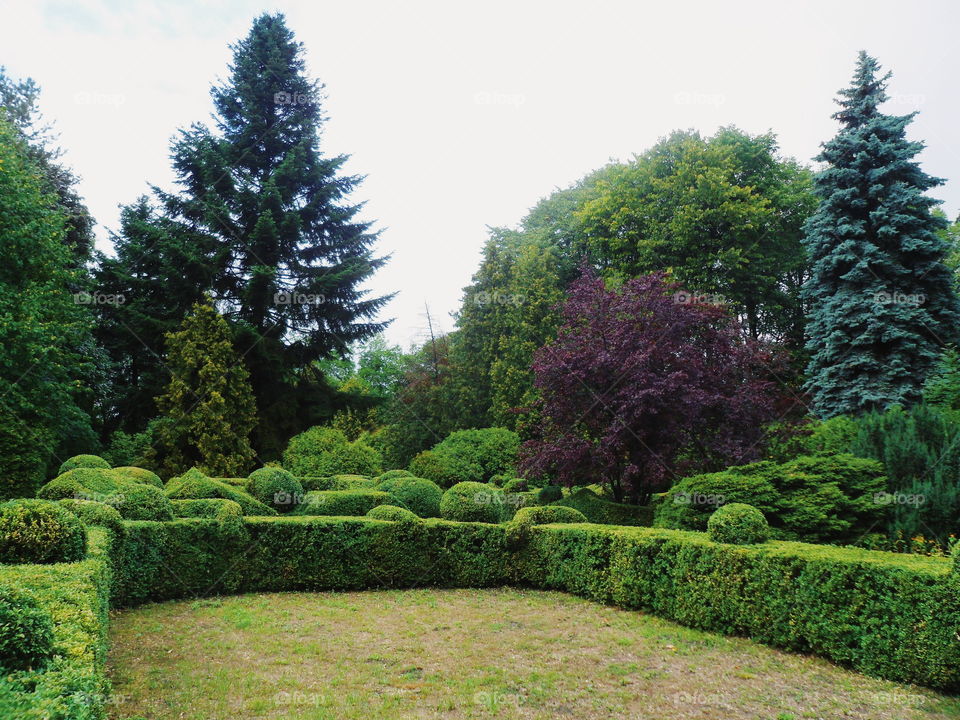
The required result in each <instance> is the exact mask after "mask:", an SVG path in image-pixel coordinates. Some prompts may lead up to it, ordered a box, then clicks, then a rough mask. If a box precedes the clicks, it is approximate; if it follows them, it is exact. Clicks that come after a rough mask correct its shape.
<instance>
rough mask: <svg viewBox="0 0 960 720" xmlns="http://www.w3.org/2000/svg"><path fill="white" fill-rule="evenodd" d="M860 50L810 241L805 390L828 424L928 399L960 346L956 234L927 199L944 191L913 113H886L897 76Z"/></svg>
mask: <svg viewBox="0 0 960 720" xmlns="http://www.w3.org/2000/svg"><path fill="white" fill-rule="evenodd" d="M889 77H890V73H887V74H885V75H882V74H881V73H880V66H879V64H878V63H877V61H876V60H875V59H874V58H872V57H870V56H869V55H867V54H866V53H865V52H861V53H860V57H859V60H858V62H857V69H856V72H855V73H854V77H853V81H852V83H851V84H850V86H849V87H848V88H846V89H844V90H841V91H840V99H839V101H838V102H839V104H840V110H838V111H837V113H836V114H835V115H834V118H835V119H836V120H838V121H839V122H840V125H841V129H840V132H839V133H838V134H837V135H836V136H835V137H834V138H833V139H832V140H830V141H829V142H827V143H826V144H825V145H824V146H823V152H822V153H821V154H820V156H819V157H818V159H819V160H820V161H822V162H824V163H826V164H827V168H826V169H825V170H823V171H822V172H820V173H819V174H818V175H817V177H816V180H815V188H816V192H817V195H818V196H819V197H820V199H821V202H820V205H819V208H818V209H817V212H816V213H815V214H814V215H813V216H812V217H811V218H810V221H809V223H808V224H807V231H806V238H805V240H804V242H805V245H806V247H807V251H808V253H809V254H810V260H811V263H812V265H811V278H810V280H809V282H808V283H807V285H806V287H805V289H804V292H805V297H806V300H807V302H808V303H809V307H810V314H809V319H810V322H809V327H808V335H809V342H808V345H807V347H808V349H809V350H810V352H811V353H812V359H811V361H810V364H809V366H808V368H807V375H808V380H807V386H808V388H809V390H810V393H811V395H812V398H813V410H814V412H815V413H816V414H817V415H819V416H821V417H831V416H833V415H838V414H843V413H861V412H864V411H870V410H884V409H886V408H887V407H889V406H891V405H894V404H904V405H911V404H913V403H915V402H917V401H919V400H920V397H921V394H922V389H923V385H924V381H925V380H926V378H927V375H928V374H929V373H930V371H931V370H932V368H933V367H934V366H935V364H936V362H937V360H938V358H939V356H940V354H941V352H942V350H943V344H944V343H950V342H956V341H957V339H958V334H957V333H958V330H957V328H958V327H960V301H958V299H957V294H956V292H955V288H954V285H955V281H954V279H953V277H952V276H951V272H950V270H949V268H948V267H947V266H946V264H945V263H944V258H945V256H946V254H947V251H948V246H947V244H946V242H945V241H944V240H943V238H942V237H941V236H940V235H938V233H937V231H938V230H941V229H943V228H944V227H945V226H946V223H945V221H944V220H943V219H942V217H940V216H938V215H936V214H934V213H932V212H931V209H932V208H934V207H935V206H936V204H937V201H936V200H934V199H933V198H932V197H930V196H928V195H926V194H924V193H925V192H926V191H927V190H929V189H930V188H932V187H935V186H937V185H939V184H940V183H941V181H940V180H939V179H937V178H933V177H931V176H930V175H927V174H926V173H925V172H923V170H921V168H920V165H919V163H918V162H917V161H916V160H915V159H914V158H915V156H916V155H917V154H918V153H919V152H920V151H921V150H922V149H923V143H920V142H914V141H910V140H907V137H906V128H907V125H908V124H909V123H910V121H911V120H912V119H913V116H914V114H913V113H911V114H909V115H901V116H894V115H885V114H884V113H882V112H880V110H879V108H878V106H879V105H880V104H881V103H882V102H884V101H885V100H887V99H888V96H887V93H886V86H887V79H888V78H889Z"/></svg>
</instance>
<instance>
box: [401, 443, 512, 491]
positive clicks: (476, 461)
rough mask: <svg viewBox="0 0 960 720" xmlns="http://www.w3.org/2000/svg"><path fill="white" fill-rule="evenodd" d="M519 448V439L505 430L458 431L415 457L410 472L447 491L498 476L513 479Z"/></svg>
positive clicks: (411, 462)
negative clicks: (457, 486) (506, 476)
mask: <svg viewBox="0 0 960 720" xmlns="http://www.w3.org/2000/svg"><path fill="white" fill-rule="evenodd" d="M519 448H520V438H519V436H518V435H517V434H516V433H515V432H512V431H510V430H507V429H506V428H483V429H481V430H458V431H456V432H453V433H450V434H449V435H448V436H447V437H446V438H444V439H443V440H441V441H440V442H439V443H437V444H436V445H434V446H433V447H432V448H431V449H430V450H426V451H424V452H422V453H420V454H418V455H417V456H416V457H414V458H413V460H412V461H410V467H409V470H410V472H411V473H413V474H414V475H416V476H417V477H424V478H427V479H429V480H433V481H434V482H436V483H437V484H438V485H440V486H441V487H446V488H449V487H451V486H452V485H454V484H456V483H458V482H487V481H489V480H490V479H491V478H493V477H494V476H495V475H506V474H509V475H511V476H512V474H513V472H514V469H515V466H516V463H517V453H518V451H519Z"/></svg>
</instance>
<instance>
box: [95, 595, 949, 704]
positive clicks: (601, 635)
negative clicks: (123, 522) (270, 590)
mask: <svg viewBox="0 0 960 720" xmlns="http://www.w3.org/2000/svg"><path fill="white" fill-rule="evenodd" d="M110 652H111V655H110V660H109V670H110V675H111V678H112V681H113V683H114V698H113V701H114V704H113V705H112V716H111V717H112V718H114V719H119V718H130V717H145V718H150V720H164V719H167V718H171V719H172V718H177V719H178V720H215V719H218V718H224V719H230V720H240V719H243V718H284V719H287V718H310V719H320V718H323V719H326V718H329V719H331V720H350V719H353V718H357V719H363V720H376V719H379V718H390V719H392V718H418V719H419V718H490V717H496V718H504V719H508V718H570V719H571V720H581V719H593V718H632V719H633V718H637V719H643V718H656V719H658V720H659V719H661V718H662V719H664V720H665V719H667V718H670V719H675V718H676V719H686V718H705V719H706V718H711V719H719V718H723V719H724V720H732V719H734V718H750V720H757V719H761V718H765V719H770V720H800V719H801V718H829V719H830V720H834V719H835V718H863V719H864V720H885V719H889V720H911V719H913V718H956V717H960V702H958V701H957V700H956V699H952V698H948V697H946V696H943V695H939V694H937V693H935V692H933V691H930V690H926V689H922V688H917V687H912V686H906V685H898V684H896V683H891V682H887V681H883V680H875V679H872V678H868V677H864V676H863V675H859V674H857V673H854V672H850V671H847V670H844V669H841V668H839V667H837V666H835V665H832V664H830V663H828V662H826V661H824V660H819V659H816V658H809V657H805V656H799V655H793V654H789V653H783V652H779V651H777V650H772V649H770V648H767V647H764V646H762V645H758V644H756V643H753V642H750V641H749V640H742V639H736V638H725V637H721V636H718V635H713V634H710V633H703V632H698V631H695V630H689V629H686V628H683V627H680V626H678V625H675V624H673V623H670V622H666V621H664V620H659V619H657V618H654V617H650V616H648V615H643V614H641V613H637V612H628V611H624V610H618V609H616V608H612V607H605V606H602V605H597V604H595V603H592V602H588V601H585V600H581V599H579V598H575V597H572V596H569V595H564V594H561V593H551V592H534V591H521V590H510V589H498V590H403V591H383V592H355V593H319V594H308V593H286V594H259V595H244V596H238V597H228V598H223V599H210V600H199V601H194V602H170V603H162V604H154V605H146V606H143V607H140V608H137V609H135V610H128V611H123V612H119V613H115V614H114V615H113V617H112V619H111V651H110Z"/></svg>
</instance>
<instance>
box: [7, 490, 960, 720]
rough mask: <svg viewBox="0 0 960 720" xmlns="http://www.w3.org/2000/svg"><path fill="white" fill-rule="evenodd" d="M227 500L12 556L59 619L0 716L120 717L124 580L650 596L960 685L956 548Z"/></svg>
mask: <svg viewBox="0 0 960 720" xmlns="http://www.w3.org/2000/svg"><path fill="white" fill-rule="evenodd" d="M217 505H220V506H221V507H219V508H217V510H218V513H217V517H215V518H181V519H177V520H174V521H167V522H158V521H133V522H124V532H123V534H122V536H118V535H115V534H113V533H109V539H110V542H109V544H105V543H104V540H103V535H102V534H101V533H103V531H102V530H100V529H94V530H92V531H91V555H90V556H88V559H87V560H85V561H82V562H77V563H70V564H60V565H50V566H38V565H8V566H0V584H9V585H14V586H17V587H22V588H24V589H25V590H26V591H28V592H33V594H34V595H35V597H36V598H37V600H38V604H39V606H40V607H41V608H43V609H45V610H48V611H49V612H50V613H51V615H52V616H53V617H56V618H58V621H57V623H56V625H55V631H54V638H53V640H54V651H55V652H54V656H53V659H52V660H51V664H50V666H49V667H47V668H46V669H45V670H44V671H43V672H39V673H38V672H36V671H30V672H29V683H27V682H26V680H25V679H19V678H22V676H21V675H18V674H17V673H12V674H10V673H7V674H6V676H5V677H4V678H2V679H0V717H7V716H8V715H9V716H11V717H23V718H31V717H35V718H47V719H48V720H58V719H60V718H64V719H65V718H70V719H71V720H92V719H99V718H102V717H103V703H102V702H101V703H100V704H98V700H97V698H100V699H103V698H105V697H106V696H105V695H104V689H105V688H104V679H103V662H104V649H105V629H106V598H107V593H108V591H109V593H110V599H111V603H112V605H113V606H115V607H122V606H130V605H136V604H139V603H142V602H147V601H155V600H168V599H177V598H193V597H198V596H203V595H212V594H224V593H240V592H269V591H288V590H301V591H302V590H308V591H309V590H313V591H319V590H356V589H367V588H387V587H418V586H438V587H489V586H497V585H504V584H513V585H520V586H525V587H533V588H541V589H553V590H562V591H566V592H570V593H573V594H577V595H581V596H584V597H588V598H591V599H594V600H598V601H601V602H605V603H615V604H617V605H620V606H622V607H626V608H637V609H643V610H646V611H649V612H651V613H653V614H656V615H658V616H661V617H664V618H668V619H671V620H675V621H677V622H679V623H682V624H684V625H688V626H691V627H696V628H700V629H703V630H709V631H713V632H720V633H724V634H737V635H743V636H748V637H751V638H753V639H754V640H757V641H759V642H763V643H766V644H768V645H772V646H774V647H780V648H785V649H789V650H795V651H799V652H806V653H813V654H817V655H820V656H822V657H825V658H828V659H830V660H833V661H835V662H837V663H840V664H843V665H847V666H849V667H852V668H854V669H856V670H859V671H861V672H864V673H867V674H870V675H875V676H878V677H882V678H886V679H889V680H896V681H903V682H915V683H919V684H922V685H927V686H929V687H933V688H938V689H942V690H946V691H953V692H956V691H958V690H960V640H958V638H957V631H958V628H960V569H958V570H953V561H952V560H951V559H944V558H925V557H918V556H909V555H895V554H892V553H881V552H872V551H866V550H857V549H853V548H840V547H833V546H821V545H805V544H802V543H793V542H781V541H770V542H766V543H763V544H757V545H733V544H727V543H717V542H714V541H712V540H710V538H709V536H708V535H706V534H705V533H697V532H687V531H678V530H666V529H653V528H629V527H610V526H601V525H591V524H584V523H581V524H550V525H537V524H534V523H528V522H526V520H527V519H533V518H527V517H526V516H528V515H530V516H533V515H537V516H540V515H543V519H548V517H547V516H548V515H549V514H550V513H551V512H553V513H556V514H557V515H558V518H557V519H576V517H577V516H576V515H575V514H573V513H571V512H565V511H559V510H554V511H540V510H536V511H530V512H525V513H523V514H522V515H521V516H520V517H519V518H518V520H517V522H516V523H515V524H517V525H521V524H522V525H524V532H523V533H522V537H520V538H513V541H510V542H508V533H509V530H510V526H509V525H494V524H485V523H460V522H451V521H446V520H438V519H419V520H410V521H407V522H384V521H382V520H376V519H368V518H361V517H310V516H289V515H288V516H284V517H277V516H274V517H246V518H241V517H240V516H239V515H238V514H237V509H236V507H235V506H233V505H232V504H230V503H217ZM181 507H182V508H183V509H184V510H187V509H189V510H188V511H190V512H196V513H197V514H206V513H207V512H209V511H210V510H212V509H213V508H209V507H207V504H204V506H203V507H201V506H200V505H193V504H190V505H187V504H186V503H185V504H184V505H183V506H181ZM560 515H563V517H562V518H560V517H559V516H560ZM517 540H519V542H517ZM107 549H109V552H107ZM111 578H112V579H111ZM18 683H19V685H18ZM29 688H36V689H35V691H31V690H29ZM78 697H83V698H85V699H84V701H83V704H82V706H81V705H78V703H79V702H80V701H78V700H77V698H78ZM91 697H92V699H91ZM10 708H14V710H10ZM5 712H6V713H8V714H7V715H5V714H4V713H5ZM11 712H13V713H14V714H12V715H10V714H9V713H11Z"/></svg>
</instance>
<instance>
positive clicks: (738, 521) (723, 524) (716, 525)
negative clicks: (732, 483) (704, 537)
mask: <svg viewBox="0 0 960 720" xmlns="http://www.w3.org/2000/svg"><path fill="white" fill-rule="evenodd" d="M707 533H708V534H709V535H710V539H711V540H714V541H716V542H722V543H730V544H731V545H755V544H756V543H762V542H766V541H767V539H768V538H769V537H770V526H769V525H768V524H767V519H766V518H765V517H764V516H763V513H762V512H760V511H759V510H757V509H756V508H755V507H753V505H746V504H744V503H729V504H727V505H723V506H721V507H720V508H718V509H717V510H716V512H714V513H713V515H711V516H710V519H709V520H708V521H707Z"/></svg>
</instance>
